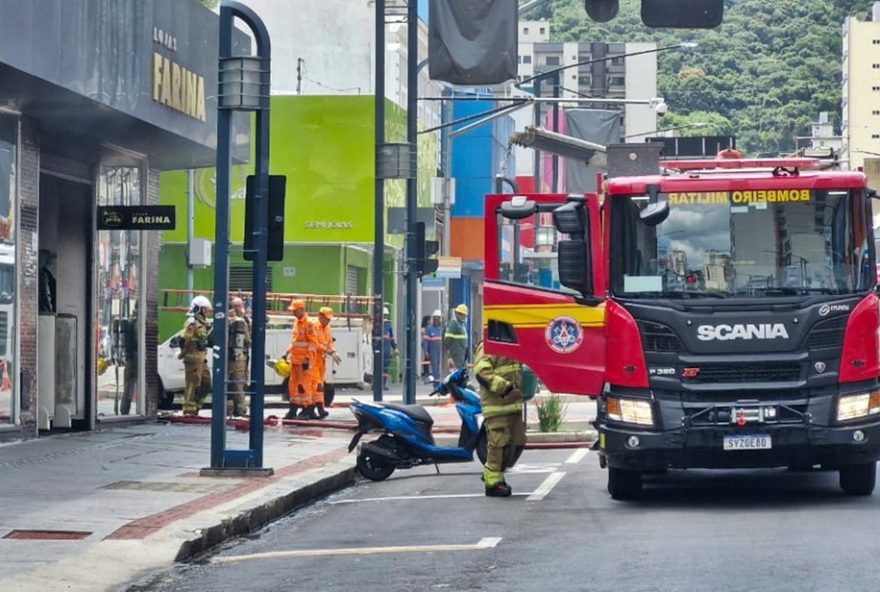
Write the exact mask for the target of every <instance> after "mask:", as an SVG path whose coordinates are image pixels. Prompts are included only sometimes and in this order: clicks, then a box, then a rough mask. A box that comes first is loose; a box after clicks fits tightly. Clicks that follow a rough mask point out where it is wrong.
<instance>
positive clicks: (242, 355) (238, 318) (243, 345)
mask: <svg viewBox="0 0 880 592" xmlns="http://www.w3.org/2000/svg"><path fill="white" fill-rule="evenodd" d="M228 322H229V390H230V391H231V392H230V394H229V397H228V398H227V400H226V415H233V416H236V417H240V416H242V415H247V401H246V399H245V392H247V387H248V383H249V381H248V378H249V376H248V362H249V360H250V349H251V323H250V319H248V318H247V316H246V315H245V310H244V301H243V300H242V299H241V298H233V300H232V310H231V311H229V321H228Z"/></svg>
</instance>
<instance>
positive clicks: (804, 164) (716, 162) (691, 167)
mask: <svg viewBox="0 0 880 592" xmlns="http://www.w3.org/2000/svg"><path fill="white" fill-rule="evenodd" d="M660 167H661V168H663V169H666V170H677V171H696V170H711V169H776V168H780V167H783V168H790V169H802V170H814V169H818V168H819V159H818V158H717V159H711V160H665V161H661V162H660Z"/></svg>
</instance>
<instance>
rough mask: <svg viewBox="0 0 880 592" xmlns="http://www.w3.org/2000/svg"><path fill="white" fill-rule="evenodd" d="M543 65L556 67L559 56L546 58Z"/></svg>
mask: <svg viewBox="0 0 880 592" xmlns="http://www.w3.org/2000/svg"><path fill="white" fill-rule="evenodd" d="M544 64H546V65H548V66H558V65H559V56H547V61H545V62H544Z"/></svg>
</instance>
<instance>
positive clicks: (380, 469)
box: [357, 449, 394, 481]
mask: <svg viewBox="0 0 880 592" xmlns="http://www.w3.org/2000/svg"><path fill="white" fill-rule="evenodd" d="M357 470H358V473H360V474H361V475H363V476H364V477H366V478H367V479H369V480H370V481H383V480H385V479H387V478H388V477H390V476H391V473H393V472H394V465H393V464H391V463H389V462H388V461H387V460H386V459H384V458H382V457H381V456H378V455H375V454H371V453H370V452H368V451H366V450H363V449H361V451H360V452H358V456H357Z"/></svg>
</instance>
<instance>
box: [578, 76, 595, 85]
mask: <svg viewBox="0 0 880 592" xmlns="http://www.w3.org/2000/svg"><path fill="white" fill-rule="evenodd" d="M591 82H592V77H591V76H590V75H589V74H581V75H580V76H578V84H580V85H581V86H590V83H591Z"/></svg>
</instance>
